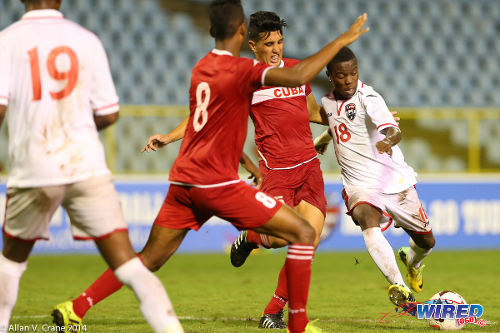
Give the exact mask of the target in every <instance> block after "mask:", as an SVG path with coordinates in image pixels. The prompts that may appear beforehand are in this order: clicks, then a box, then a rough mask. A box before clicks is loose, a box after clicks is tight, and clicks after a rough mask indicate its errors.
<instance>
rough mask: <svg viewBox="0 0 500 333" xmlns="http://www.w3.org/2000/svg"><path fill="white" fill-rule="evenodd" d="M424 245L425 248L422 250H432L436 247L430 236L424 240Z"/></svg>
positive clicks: (434, 240)
mask: <svg viewBox="0 0 500 333" xmlns="http://www.w3.org/2000/svg"><path fill="white" fill-rule="evenodd" d="M424 243H425V247H424V248H426V249H429V250H430V249H432V248H433V247H434V246H435V245H436V239H435V238H434V236H433V235H432V234H431V235H430V237H426V238H424Z"/></svg>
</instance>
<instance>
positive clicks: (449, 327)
mask: <svg viewBox="0 0 500 333" xmlns="http://www.w3.org/2000/svg"><path fill="white" fill-rule="evenodd" d="M426 303H430V304H467V302H466V301H465V299H464V298H463V297H462V296H460V295H459V294H457V293H456V292H454V291H449V290H445V291H440V292H438V293H436V294H434V295H433V296H432V297H431V298H430V300H429V301H427V302H426ZM429 326H430V327H434V328H436V329H438V330H443V331H458V330H461V329H462V328H463V327H464V326H465V324H462V325H459V324H457V321H456V320H455V319H429Z"/></svg>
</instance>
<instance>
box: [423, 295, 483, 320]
mask: <svg viewBox="0 0 500 333" xmlns="http://www.w3.org/2000/svg"><path fill="white" fill-rule="evenodd" d="M483 312H484V309H483V306H482V305H481V304H457V303H456V302H455V301H454V300H448V299H443V298H439V299H432V300H429V301H427V302H425V303H422V304H417V318H418V319H427V320H432V319H434V320H435V321H437V322H438V323H439V322H443V321H444V320H450V319H451V320H455V321H456V322H455V324H456V325H457V326H462V325H465V324H477V325H479V326H484V325H485V320H484V319H478V318H480V317H481V316H482V315H483Z"/></svg>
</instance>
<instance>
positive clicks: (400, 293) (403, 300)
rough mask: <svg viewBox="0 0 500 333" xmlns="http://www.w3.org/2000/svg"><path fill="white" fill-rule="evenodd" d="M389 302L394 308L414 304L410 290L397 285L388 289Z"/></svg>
mask: <svg viewBox="0 0 500 333" xmlns="http://www.w3.org/2000/svg"><path fill="white" fill-rule="evenodd" d="M389 300H390V301H391V302H392V303H393V304H394V305H396V306H402V305H404V304H407V303H415V297H413V294H412V293H411V291H410V289H408V288H406V287H404V286H401V285H398V284H393V285H392V286H390V287H389Z"/></svg>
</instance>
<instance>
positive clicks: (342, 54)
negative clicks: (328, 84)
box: [326, 46, 358, 73]
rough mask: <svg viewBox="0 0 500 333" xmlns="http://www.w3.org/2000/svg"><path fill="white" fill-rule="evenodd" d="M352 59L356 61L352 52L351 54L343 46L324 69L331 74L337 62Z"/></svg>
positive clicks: (349, 50) (348, 49)
mask: <svg viewBox="0 0 500 333" xmlns="http://www.w3.org/2000/svg"><path fill="white" fill-rule="evenodd" d="M352 59H355V60H356V61H358V60H357V59H356V55H354V52H352V51H351V49H350V48H348V47H347V46H345V47H343V48H341V49H340V51H339V52H338V53H337V54H336V55H335V57H333V59H332V60H330V62H329V63H328V65H326V69H327V70H328V71H329V72H330V73H331V72H332V70H333V66H334V65H335V64H338V63H339V62H344V61H349V60H352Z"/></svg>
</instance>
